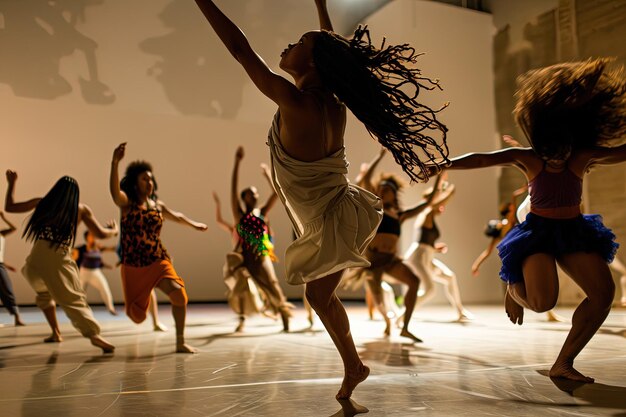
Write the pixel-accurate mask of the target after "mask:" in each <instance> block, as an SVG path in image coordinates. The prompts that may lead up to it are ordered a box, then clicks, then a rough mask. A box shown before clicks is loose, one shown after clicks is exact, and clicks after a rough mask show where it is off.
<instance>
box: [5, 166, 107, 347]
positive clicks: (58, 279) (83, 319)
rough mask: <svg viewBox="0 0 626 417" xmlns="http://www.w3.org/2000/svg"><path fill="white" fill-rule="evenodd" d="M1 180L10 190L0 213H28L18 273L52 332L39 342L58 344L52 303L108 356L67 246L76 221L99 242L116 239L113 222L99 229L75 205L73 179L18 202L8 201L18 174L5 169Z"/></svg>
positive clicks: (80, 206) (76, 191)
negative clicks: (26, 248) (26, 251)
mask: <svg viewBox="0 0 626 417" xmlns="http://www.w3.org/2000/svg"><path fill="white" fill-rule="evenodd" d="M6 176H7V181H8V183H9V187H8V188H7V194H6V199H5V203H4V208H5V210H6V211H7V212H9V213H26V212H29V211H33V214H32V215H31V217H30V219H29V220H28V223H27V224H26V228H25V229H24V233H23V234H22V236H23V237H25V238H26V240H27V241H32V242H33V248H32V249H31V252H30V255H29V256H28V258H26V264H25V265H24V267H23V268H22V274H23V275H24V277H25V278H26V280H27V281H28V283H29V284H30V286H31V287H32V288H33V290H35V292H36V293H37V297H36V303H37V307H39V308H40V309H41V310H42V311H43V313H44V316H45V317H46V320H47V321H48V324H49V325H50V329H51V330H52V335H50V337H47V338H46V339H44V342H57V343H58V342H61V341H62V340H63V339H62V337H61V330H60V329H59V323H58V321H57V315H56V304H59V305H60V306H61V308H63V311H65V314H67V317H68V318H69V319H70V321H71V322H72V325H73V326H74V327H75V328H76V329H77V330H78V331H79V332H80V333H81V334H82V335H83V336H84V337H86V338H88V339H89V340H90V341H91V344H92V345H94V346H96V347H99V348H100V349H102V351H103V352H105V353H109V352H113V350H114V349H115V347H114V346H113V345H112V344H110V343H109V342H107V341H106V340H104V339H103V338H102V337H101V336H100V325H99V324H98V322H97V321H96V319H95V318H94V316H93V312H92V311H91V308H89V305H88V304H87V297H86V296H85V292H84V291H83V290H82V289H81V285H80V279H79V278H78V267H77V266H76V263H75V262H74V261H73V260H72V258H71V247H72V245H73V243H74V240H75V237H76V228H77V227H78V225H79V224H80V223H81V222H84V223H85V225H86V226H87V228H88V229H89V230H90V231H91V232H92V233H93V234H94V235H95V236H97V237H99V238H100V239H105V238H108V237H112V236H116V235H117V232H118V229H117V224H116V223H115V222H114V221H110V222H109V223H107V225H106V227H103V226H102V225H101V224H100V223H99V222H98V221H97V220H96V218H95V217H94V215H93V213H92V211H91V209H90V208H89V207H88V206H86V205H84V204H82V203H80V202H79V195H80V193H79V189H78V183H77V182H76V180H75V179H74V178H71V177H67V176H65V177H61V179H59V180H58V181H57V182H56V184H54V186H53V187H52V188H51V189H50V191H48V193H47V194H46V195H45V196H44V197H43V198H32V199H30V200H26V201H21V202H17V201H15V199H14V197H13V193H14V191H15V183H16V181H17V173H16V172H14V171H11V170H8V171H7V173H6Z"/></svg>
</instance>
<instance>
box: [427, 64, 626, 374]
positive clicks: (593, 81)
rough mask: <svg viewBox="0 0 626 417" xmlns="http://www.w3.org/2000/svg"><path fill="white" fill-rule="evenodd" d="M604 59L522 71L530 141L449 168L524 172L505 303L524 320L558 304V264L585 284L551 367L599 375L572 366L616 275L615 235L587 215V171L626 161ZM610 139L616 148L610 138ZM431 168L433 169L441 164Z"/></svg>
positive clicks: (619, 98)
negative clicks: (524, 207) (521, 213)
mask: <svg viewBox="0 0 626 417" xmlns="http://www.w3.org/2000/svg"><path fill="white" fill-rule="evenodd" d="M609 64H610V61H609V60H608V59H594V60H588V61H585V62H575V63H565V64H557V65H553V66H550V67H546V68H541V69H537V70H533V71H529V72H528V73H526V74H524V75H522V76H521V77H520V78H519V79H518V85H519V88H518V91H517V93H516V99H517V104H516V107H515V110H514V115H515V117H516V120H517V122H518V124H519V125H520V127H521V128H522V129H523V131H524V133H525V135H526V136H527V138H528V139H529V141H530V144H531V148H519V147H517V148H506V149H502V150H499V151H495V152H491V153H472V154H467V155H464V156H461V157H458V158H453V159H452V160H451V162H450V164H449V166H448V167H447V169H473V168H484V167H490V166H496V165H513V166H515V167H517V168H518V169H520V170H521V171H522V172H523V173H524V174H525V175H526V177H527V179H528V186H529V193H530V199H531V209H530V213H529V214H528V216H527V217H526V220H525V221H524V222H523V223H521V224H519V225H517V226H516V227H515V228H513V229H512V230H511V231H510V232H509V233H508V234H507V235H506V237H505V238H504V239H503V240H502V242H501V243H500V244H499V245H498V251H499V255H500V258H501V259H502V269H501V270H500V277H501V278H502V280H504V281H505V282H506V283H507V284H508V287H507V293H506V296H505V309H506V312H507V314H508V316H509V318H510V319H511V321H512V322H513V323H514V324H515V323H517V324H522V321H523V317H524V308H528V309H531V310H533V311H536V312H544V311H548V310H550V309H551V308H553V307H554V305H555V304H556V301H557V296H558V293H559V284H558V279H557V271H556V265H557V263H558V265H559V266H560V267H561V268H562V269H563V271H565V272H566V273H567V275H569V276H570V277H571V278H572V279H573V280H574V281H575V282H576V284H578V285H579V286H580V288H581V289H582V290H583V291H584V292H585V294H586V296H587V297H586V298H585V299H584V300H583V301H582V302H581V303H580V305H579V306H578V308H577V309H576V311H575V312H574V316H573V318H572V328H571V330H570V332H569V334H568V336H567V339H566V340H565V343H564V344H563V347H562V349H561V352H560V353H559V355H558V357H557V359H556V362H555V363H554V365H553V366H552V368H551V369H550V376H551V377H554V378H567V379H572V380H576V381H582V382H587V383H590V382H593V381H594V380H593V378H590V377H587V376H585V375H583V374H581V373H580V372H578V371H577V370H576V369H574V366H573V364H574V359H575V358H576V356H578V354H579V353H580V351H581V350H582V349H583V348H584V347H585V345H586V344H587V343H588V342H589V340H590V339H591V338H592V337H593V335H594V334H595V333H596V331H597V330H598V329H599V328H600V326H601V325H602V323H603V322H604V320H605V319H606V317H607V315H608V314H609V311H610V309H611V303H612V301H613V296H614V294H615V284H614V283H613V279H612V278H611V273H610V271H609V267H608V264H609V263H610V262H611V261H612V260H613V257H614V256H615V251H616V249H617V246H618V245H617V244H616V243H615V242H614V239H615V235H614V234H613V233H612V232H611V231H610V230H609V229H607V228H606V227H605V226H604V225H603V224H602V220H601V218H600V216H599V215H582V214H581V210H580V204H581V197H582V190H583V187H582V181H583V180H582V178H583V176H584V175H585V173H586V172H587V171H588V170H589V169H590V168H592V167H593V166H596V165H609V164H617V163H620V162H624V161H626V145H621V146H614V144H615V142H618V141H620V140H623V138H624V137H625V136H626V81H625V79H624V76H623V72H621V71H622V70H621V69H620V70H610V69H609ZM612 146H613V147H612ZM436 171H437V169H436V168H432V170H431V172H433V173H434V172H436Z"/></svg>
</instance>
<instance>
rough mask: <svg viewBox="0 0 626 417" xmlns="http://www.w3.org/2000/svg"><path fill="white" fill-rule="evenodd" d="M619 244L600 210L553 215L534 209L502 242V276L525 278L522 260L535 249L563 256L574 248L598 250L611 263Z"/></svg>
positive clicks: (511, 280) (510, 280)
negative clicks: (581, 213) (594, 212)
mask: <svg viewBox="0 0 626 417" xmlns="http://www.w3.org/2000/svg"><path fill="white" fill-rule="evenodd" d="M618 247H619V244H617V243H615V234H614V233H613V232H612V231H611V229H609V228H607V227H606V226H604V225H603V224H602V217H601V216H599V215H597V214H590V215H580V216H578V217H575V218H573V219H549V218H546V217H541V216H538V215H536V214H533V213H530V214H528V216H527V217H526V220H525V221H524V222H523V223H520V224H518V225H517V226H515V227H514V228H513V229H511V231H510V232H509V233H507V235H506V236H505V237H504V239H502V242H500V244H499V245H498V254H499V255H500V259H501V260H502V269H500V278H501V279H502V280H503V281H504V282H506V283H508V284H513V283H516V282H521V281H523V275H522V262H523V261H524V259H525V258H526V257H528V256H530V255H533V254H535V253H549V254H551V255H554V256H555V257H559V256H561V255H563V254H566V253H573V252H595V253H597V254H599V255H600V256H601V257H602V258H603V259H604V260H605V261H606V262H607V263H611V262H613V258H614V257H615V252H616V251H617V248H618Z"/></svg>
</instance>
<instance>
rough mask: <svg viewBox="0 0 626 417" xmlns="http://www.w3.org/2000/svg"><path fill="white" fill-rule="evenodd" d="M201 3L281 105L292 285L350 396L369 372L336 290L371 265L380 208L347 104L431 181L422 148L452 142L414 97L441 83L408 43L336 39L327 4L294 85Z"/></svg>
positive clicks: (280, 156)
mask: <svg viewBox="0 0 626 417" xmlns="http://www.w3.org/2000/svg"><path fill="white" fill-rule="evenodd" d="M196 3H197V4H198V6H199V7H200V9H201V10H202V12H203V13H204V15H205V16H206V18H207V20H208V21H209V23H210V24H211V26H212V27H213V29H214V30H215V32H216V33H217V35H218V36H219V38H220V39H221V40H222V42H223V43H224V45H225V46H226V47H227V48H228V50H229V51H230V53H231V54H232V55H233V57H234V58H235V59H236V60H237V61H238V62H239V63H240V64H241V65H242V66H243V68H244V69H245V70H246V72H247V73H248V75H249V76H250V78H251V79H252V81H253V82H254V84H255V85H256V87H257V88H258V89H259V90H260V91H261V92H262V93H263V94H265V95H266V96H267V97H268V98H270V99H271V100H272V101H274V102H275V103H276V104H277V105H278V112H277V113H276V116H275V117H274V122H273V125H272V128H271V129H270V133H269V138H268V140H269V147H270V154H271V157H272V179H273V182H274V186H275V189H276V191H277V193H278V195H279V197H280V199H281V201H282V202H283V204H284V205H285V208H286V209H287V212H288V214H289V216H290V218H291V220H292V223H293V226H294V229H295V230H296V233H297V234H298V239H296V240H295V241H294V242H293V243H292V244H291V245H290V246H289V248H288V249H287V253H286V255H285V266H286V269H287V279H288V281H289V283H291V284H303V283H306V296H307V299H308V300H309V302H310V303H311V306H312V307H313V309H314V310H315V311H316V312H317V314H318V316H319V317H320V319H321V321H322V323H323V324H324V327H325V328H326V329H327V330H328V333H329V335H330V336H331V338H332V340H333V342H334V344H335V346H336V347H337V349H338V351H339V353H340V355H341V358H342V361H343V364H344V380H343V383H342V385H341V388H340V389H339V392H338V393H337V395H336V398H338V399H347V398H349V397H350V396H351V395H352V391H353V390H354V388H355V387H356V386H357V385H358V384H359V383H361V382H362V381H364V380H365V379H366V378H367V376H368V374H369V368H368V367H366V366H365V365H364V364H363V362H361V359H360V358H359V355H358V353H357V351H356V347H355V345H354V341H353V339H352V335H351V333H350V324H349V321H348V316H347V314H346V311H345V309H344V307H343V305H342V304H341V302H340V301H339V299H338V298H337V296H336V294H335V290H336V288H337V286H338V284H339V282H340V280H341V275H342V273H343V271H344V270H345V269H346V268H348V267H358V266H367V265H368V264H369V262H368V261H367V259H366V258H365V256H364V251H365V249H366V248H367V245H368V244H369V242H370V240H371V239H372V238H373V237H374V234H375V232H376V228H377V227H378V223H379V222H380V219H381V215H382V213H381V208H382V207H381V205H380V201H379V199H378V198H377V197H376V196H375V195H373V194H371V193H369V192H367V191H365V190H362V189H360V188H358V187H355V186H353V185H350V184H349V182H348V179H347V177H346V174H347V162H346V159H345V149H344V146H343V137H344V129H345V125H346V110H345V106H344V104H345V105H346V106H347V107H348V108H350V110H351V111H352V112H353V113H354V114H355V116H356V117H357V118H359V119H360V120H362V121H363V122H364V123H365V125H366V127H367V128H368V130H369V131H370V132H371V133H372V135H373V136H374V137H376V139H377V140H378V141H379V142H380V143H381V144H382V145H383V146H385V147H386V148H387V149H389V150H390V151H391V153H392V154H393V156H394V159H395V160H396V161H397V162H398V163H399V164H401V165H402V167H403V168H404V169H405V171H406V172H407V173H408V174H409V176H411V178H413V179H426V177H427V174H428V171H427V168H426V165H425V163H424V162H422V161H421V160H420V158H419V156H418V155H417V154H416V153H415V151H417V148H420V149H424V150H425V151H427V152H426V153H425V154H426V155H436V156H431V157H430V158H431V159H432V158H436V157H444V158H445V156H446V155H447V148H446V147H445V143H444V144H440V143H439V142H438V141H437V140H435V138H433V137H432V136H431V135H440V136H441V141H444V140H445V132H446V128H445V126H444V125H443V124H441V123H440V122H439V121H438V120H437V119H436V113H437V111H433V110H432V109H430V108H428V107H426V106H423V105H421V104H420V103H418V102H417V100H416V98H417V94H418V93H419V92H421V91H422V89H423V88H425V89H434V88H438V84H437V83H436V82H432V81H430V80H428V79H426V78H424V77H422V76H421V75H420V74H419V70H418V69H417V68H415V66H414V62H415V59H416V58H417V55H416V54H415V51H414V50H413V49H412V48H411V47H409V46H408V45H400V46H387V47H385V50H384V51H383V52H381V51H380V50H378V49H376V48H374V47H373V46H372V45H371V44H370V43H369V42H368V41H367V39H369V38H368V36H367V35H368V32H367V30H365V29H361V28H360V29H359V30H357V32H356V34H355V37H354V38H353V39H351V40H350V39H345V38H343V37H341V36H339V35H337V34H335V33H333V32H332V25H331V22H330V18H329V16H328V11H327V9H326V1H325V0H316V1H315V4H316V6H317V10H318V15H319V19H320V26H321V29H322V31H311V32H307V33H305V34H304V35H302V37H301V38H300V40H299V41H298V42H297V43H295V44H291V45H289V46H288V47H287V48H286V49H285V50H284V51H283V53H282V54H281V61H280V67H281V68H282V69H283V70H285V71H286V72H287V73H288V74H289V75H291V76H292V77H293V79H294V82H293V83H292V82H290V81H288V80H287V79H285V78H283V77H281V76H279V75H277V74H275V73H274V72H272V71H271V70H270V69H269V68H268V67H267V65H266V64H265V62H264V61H263V60H262V59H261V58H260V57H259V56H258V55H257V54H256V53H255V52H254V50H253V49H252V47H251V46H250V44H249V43H248V40H247V39H246V37H245V35H244V34H243V33H242V31H241V30H240V29H239V28H238V27H237V26H236V25H235V24H234V23H233V22H231V21H230V20H229V19H228V18H227V17H226V16H225V15H224V14H223V13H222V12H221V11H220V10H219V9H218V7H217V6H216V5H215V3H214V2H213V1H211V0H196ZM387 76H389V77H387ZM409 85H410V86H411V87H414V88H415V90H414V91H413V92H412V93H410V94H405V93H404V92H403V91H402V90H404V91H406V90H405V89H404V88H403V89H402V90H401V89H400V86H403V87H408V86H409ZM414 147H415V151H414V150H413V148H414Z"/></svg>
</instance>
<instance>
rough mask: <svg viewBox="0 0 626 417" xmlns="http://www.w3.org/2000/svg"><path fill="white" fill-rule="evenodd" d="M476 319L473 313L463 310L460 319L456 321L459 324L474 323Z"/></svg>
mask: <svg viewBox="0 0 626 417" xmlns="http://www.w3.org/2000/svg"><path fill="white" fill-rule="evenodd" d="M475 318H476V317H475V316H474V315H473V314H472V313H470V312H469V311H467V310H465V309H463V310H461V312H460V313H459V317H458V318H457V319H456V321H458V322H464V321H472V320H474V319H475Z"/></svg>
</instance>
